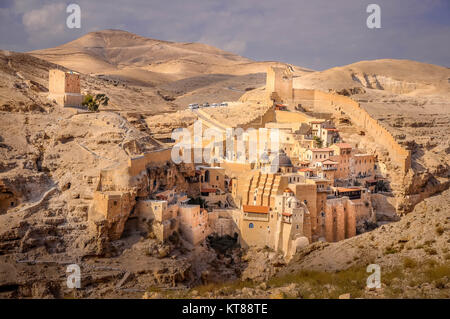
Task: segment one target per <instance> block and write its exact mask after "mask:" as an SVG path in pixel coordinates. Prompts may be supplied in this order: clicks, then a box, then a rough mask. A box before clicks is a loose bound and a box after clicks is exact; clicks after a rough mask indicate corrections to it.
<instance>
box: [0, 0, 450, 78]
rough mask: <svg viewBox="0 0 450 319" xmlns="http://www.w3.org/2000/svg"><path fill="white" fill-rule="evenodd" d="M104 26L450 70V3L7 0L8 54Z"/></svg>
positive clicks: (315, 56)
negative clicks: (72, 15) (71, 21)
mask: <svg viewBox="0 0 450 319" xmlns="http://www.w3.org/2000/svg"><path fill="white" fill-rule="evenodd" d="M71 3H75V4H78V5H79V6H80V8H81V28H80V29H76V28H74V29H70V28H68V27H67V25H66V19H67V17H68V16H69V13H66V8H67V6H68V5H69V4H71ZM369 4H377V5H379V7H380V9H381V11H380V12H381V28H374V29H369V28H368V27H367V24H366V20H367V18H368V17H369V15H370V14H371V13H367V12H366V9H367V6H368V5H369ZM103 29H121V30H126V31H129V32H132V33H136V34H138V35H141V36H145V37H149V38H154V39H159V40H167V41H177V42H201V43H206V44H210V45H213V46H216V47H218V48H220V49H223V50H226V51H231V52H233V53H236V54H239V55H242V56H245V57H248V58H251V59H254V60H259V61H281V62H286V63H290V64H294V65H297V66H301V67H306V68H311V69H314V70H324V69H327V68H330V67H334V66H341V65H346V64H350V63H354V62H357V61H361V60H373V59H387V58H389V59H410V60H416V61H420V62H426V63H432V64H437V65H441V66H446V67H450V0H369V1H367V0H270V1H269V0H127V1H121V0H95V1H92V0H72V1H54V0H0V49H2V50H11V51H20V52H26V51H31V50H37V49H44V48H48V47H55V46H58V45H61V44H63V43H66V42H69V41H72V40H74V39H76V38H78V37H80V36H82V35H84V34H86V33H88V32H91V31H98V30H103Z"/></svg>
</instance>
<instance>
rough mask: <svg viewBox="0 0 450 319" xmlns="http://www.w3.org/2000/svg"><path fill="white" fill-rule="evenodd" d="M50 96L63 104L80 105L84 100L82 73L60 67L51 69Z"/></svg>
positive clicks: (49, 78)
mask: <svg viewBox="0 0 450 319" xmlns="http://www.w3.org/2000/svg"><path fill="white" fill-rule="evenodd" d="M48 91H49V94H48V98H49V99H51V100H55V101H56V103H58V104H59V105H61V106H64V107H66V106H72V107H80V106H81V102H82V101H83V96H82V95H81V88H80V75H79V74H78V73H75V72H72V71H70V72H64V71H61V70H58V69H52V70H50V71H49V76H48Z"/></svg>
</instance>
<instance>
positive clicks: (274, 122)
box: [49, 67, 411, 258]
mask: <svg viewBox="0 0 450 319" xmlns="http://www.w3.org/2000/svg"><path fill="white" fill-rule="evenodd" d="M49 87H50V94H49V98H51V99H54V100H56V101H57V102H58V104H60V105H61V106H64V107H73V106H80V105H81V100H82V95H81V92H80V78H79V75H77V74H74V73H65V72H63V71H59V70H51V71H50V84H49ZM260 102H261V103H264V104H265V105H267V111H266V112H265V113H264V114H263V115H261V116H259V117H258V118H255V119H254V120H252V121H250V122H249V123H246V124H245V125H243V126H242V128H243V129H244V130H245V129H248V128H254V129H256V130H260V129H268V130H271V129H277V130H278V131H279V132H280V134H279V136H280V141H279V142H280V143H279V148H278V149H267V150H266V154H265V155H266V157H265V159H267V160H268V161H265V162H263V161H257V162H253V163H249V162H246V161H242V160H238V158H236V157H232V158H225V159H224V160H223V161H221V162H219V163H213V164H211V163H205V162H203V163H180V164H176V163H174V162H173V161H172V157H171V154H172V147H168V148H164V149H160V150H157V151H153V152H149V153H145V154H142V155H141V156H138V157H130V158H129V160H128V162H126V163H122V164H120V165H116V166H114V167H111V168H109V169H104V170H102V171H101V172H100V175H99V177H98V179H97V181H96V183H97V185H96V191H95V193H94V194H93V202H92V205H91V207H90V208H89V220H90V221H91V223H90V225H91V227H93V228H95V230H96V231H97V232H98V233H100V234H106V235H107V236H108V237H109V238H112V239H118V238H120V236H121V235H122V232H123V230H124V225H125V223H126V221H127V220H129V219H135V220H137V222H138V225H139V227H141V228H142V230H143V231H147V232H150V233H152V234H154V236H156V238H157V239H158V240H160V241H162V242H164V241H166V240H168V239H169V238H170V237H171V236H176V235H180V236H181V237H182V238H183V239H184V240H185V241H186V242H188V243H189V244H191V245H192V246H195V245H199V244H201V243H202V242H203V241H204V240H205V238H206V237H207V236H209V235H211V234H215V235H218V236H226V235H229V236H231V237H234V238H236V237H237V239H238V241H239V243H240V245H241V246H242V247H244V248H245V247H250V246H257V247H269V248H271V249H273V250H275V251H279V252H282V253H283V254H284V255H285V256H286V257H288V258H289V257H290V256H292V255H293V254H294V253H295V252H296V251H298V250H299V249H302V248H304V247H306V246H307V245H309V244H310V243H312V242H316V241H327V242H336V241H340V240H344V239H346V238H350V237H353V236H355V235H357V234H358V233H360V232H361V231H362V229H365V227H366V228H367V225H371V224H375V223H376V222H377V221H376V214H375V211H374V208H373V207H372V200H371V196H374V194H375V193H377V192H378V191H379V189H378V185H379V184H380V183H382V181H383V174H382V172H380V169H379V165H378V162H377V156H376V155H375V154H369V153H366V152H365V151H364V150H362V149H357V148H355V147H353V146H352V145H350V144H348V143H346V142H345V141H343V140H342V138H341V137H340V134H339V130H338V129H337V128H336V127H335V125H334V123H333V122H332V121H331V120H326V119H321V118H317V117H313V116H311V115H308V114H306V113H304V112H301V111H299V110H298V109H297V108H296V107H297V106H298V105H303V106H305V105H308V106H314V107H315V109H316V110H318V111H322V112H328V113H334V112H338V113H341V112H345V114H346V115H348V116H349V117H350V118H351V120H352V122H354V123H356V124H357V125H358V126H360V127H363V128H364V129H365V131H366V134H368V135H372V136H375V137H376V138H377V139H379V140H380V141H382V143H385V144H386V146H387V148H388V149H389V150H390V154H389V155H390V157H391V160H392V162H393V163H395V165H396V167H397V168H398V170H399V171H400V172H401V173H402V174H406V173H407V172H408V170H409V169H410V166H411V156H410V153H409V151H407V150H405V149H404V148H402V147H401V146H400V145H399V144H397V143H396V142H395V139H394V138H393V137H392V135H391V134H390V133H389V132H388V131H387V130H385V129H384V128H383V127H382V126H380V125H379V124H378V123H377V121H376V120H374V119H373V118H371V117H370V116H369V114H368V113H367V112H366V111H365V110H364V109H362V108H361V107H360V106H359V105H358V103H357V102H355V101H353V100H351V99H350V98H348V97H345V96H340V95H336V94H329V93H324V92H320V91H315V90H302V89H294V88H293V76H292V71H291V70H290V68H289V67H270V68H269V69H268V72H267V82H266V91H265V97H264V100H263V101H260ZM198 112H199V114H203V113H201V112H202V111H201V110H199V111H198ZM205 116H206V115H205ZM211 123H214V121H213V120H211V121H210V123H209V124H210V126H211ZM212 126H214V125H213V124H212ZM218 130H220V128H218ZM259 132H260V131H258V134H260V133H259ZM244 138H245V137H244ZM246 138H247V139H246V140H245V143H247V144H246V145H247V146H249V144H250V143H251V142H252V139H251V138H249V137H248V136H247V137H246ZM259 138H260V136H259V135H258V139H259ZM215 143H216V144H215V145H216V146H215V147H214V148H213V151H214V152H217V151H218V149H219V148H218V146H221V148H222V149H224V150H223V151H224V153H225V154H227V153H228V152H229V151H230V150H227V149H226V144H225V143H224V141H215ZM233 151H234V150H233ZM238 155H239V154H238ZM241 155H243V156H244V158H246V159H247V158H248V156H249V154H241ZM380 181H381V182H380Z"/></svg>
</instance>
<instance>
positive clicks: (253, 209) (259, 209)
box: [242, 205, 269, 214]
mask: <svg viewBox="0 0 450 319" xmlns="http://www.w3.org/2000/svg"><path fill="white" fill-rule="evenodd" d="M242 210H243V211H244V213H256V214H267V213H269V206H254V205H243V206H242Z"/></svg>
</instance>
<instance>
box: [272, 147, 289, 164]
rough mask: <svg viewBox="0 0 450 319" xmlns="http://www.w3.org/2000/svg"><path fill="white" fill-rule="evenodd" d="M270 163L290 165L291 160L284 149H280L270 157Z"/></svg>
mask: <svg viewBox="0 0 450 319" xmlns="http://www.w3.org/2000/svg"><path fill="white" fill-rule="evenodd" d="M272 165H278V166H280V167H292V166H293V165H292V162H291V159H290V158H289V156H287V155H286V153H285V152H284V150H280V151H279V152H278V153H277V154H276V155H275V156H274V157H273V159H272Z"/></svg>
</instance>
